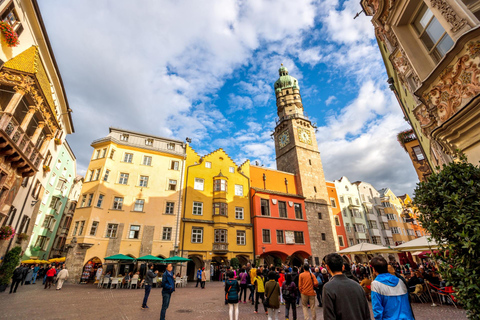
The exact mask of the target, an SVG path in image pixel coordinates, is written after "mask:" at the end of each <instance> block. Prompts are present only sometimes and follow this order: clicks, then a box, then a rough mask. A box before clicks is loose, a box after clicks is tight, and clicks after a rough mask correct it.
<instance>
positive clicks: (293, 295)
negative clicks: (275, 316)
mask: <svg viewBox="0 0 480 320" xmlns="http://www.w3.org/2000/svg"><path fill="white" fill-rule="evenodd" d="M282 296H283V300H284V301H285V319H286V320H288V315H289V311H290V307H291V308H292V312H293V320H297V308H296V306H295V303H296V301H297V286H296V285H295V282H293V280H292V274H291V273H287V274H286V275H285V282H284V283H283V284H282Z"/></svg>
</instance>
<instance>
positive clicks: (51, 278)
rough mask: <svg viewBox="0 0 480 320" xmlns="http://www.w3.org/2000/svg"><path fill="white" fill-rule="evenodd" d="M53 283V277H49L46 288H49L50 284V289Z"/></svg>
mask: <svg viewBox="0 0 480 320" xmlns="http://www.w3.org/2000/svg"><path fill="white" fill-rule="evenodd" d="M52 283H53V277H47V281H45V288H44V289H47V286H48V289H50V287H51V286H52Z"/></svg>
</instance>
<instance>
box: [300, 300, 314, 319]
mask: <svg viewBox="0 0 480 320" xmlns="http://www.w3.org/2000/svg"><path fill="white" fill-rule="evenodd" d="M309 304H310V311H311V312H312V318H311V319H312V320H316V319H317V314H316V313H315V296H306V295H304V294H302V308H303V316H304V318H305V320H308V319H309V318H308V305H309Z"/></svg>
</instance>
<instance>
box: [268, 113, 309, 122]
mask: <svg viewBox="0 0 480 320" xmlns="http://www.w3.org/2000/svg"><path fill="white" fill-rule="evenodd" d="M288 119H305V120H308V121H310V119H308V115H307V113H306V112H304V113H303V114H300V113H294V114H287V115H284V116H283V117H280V118H276V119H275V124H276V125H278V124H279V123H280V122H282V121H283V120H288Z"/></svg>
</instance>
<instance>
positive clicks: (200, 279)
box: [195, 268, 202, 288]
mask: <svg viewBox="0 0 480 320" xmlns="http://www.w3.org/2000/svg"><path fill="white" fill-rule="evenodd" d="M199 283H200V286H201V284H202V268H198V270H197V284H196V285H195V288H198V284H199Z"/></svg>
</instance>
